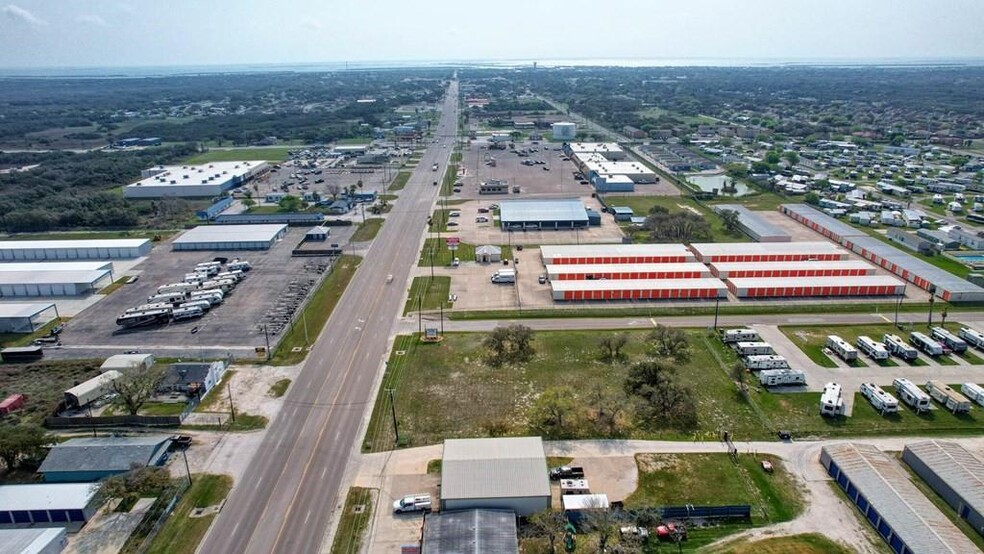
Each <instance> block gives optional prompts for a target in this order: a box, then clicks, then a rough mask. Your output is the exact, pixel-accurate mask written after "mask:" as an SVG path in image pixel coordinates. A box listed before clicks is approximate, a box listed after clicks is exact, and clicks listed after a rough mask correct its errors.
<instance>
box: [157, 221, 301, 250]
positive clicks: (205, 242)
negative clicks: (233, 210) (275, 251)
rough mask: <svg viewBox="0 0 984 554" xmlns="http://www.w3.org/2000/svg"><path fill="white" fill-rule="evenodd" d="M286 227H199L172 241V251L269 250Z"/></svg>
mask: <svg viewBox="0 0 984 554" xmlns="http://www.w3.org/2000/svg"><path fill="white" fill-rule="evenodd" d="M286 234H287V226H286V225H201V226H198V227H195V228H194V229H192V230H190V231H187V232H185V233H184V234H183V235H181V236H180V237H178V238H176V239H174V242H173V243H172V248H174V250H269V249H270V248H271V247H272V246H273V245H274V244H276V242H277V241H278V240H280V239H281V238H283V237H284V235H286Z"/></svg>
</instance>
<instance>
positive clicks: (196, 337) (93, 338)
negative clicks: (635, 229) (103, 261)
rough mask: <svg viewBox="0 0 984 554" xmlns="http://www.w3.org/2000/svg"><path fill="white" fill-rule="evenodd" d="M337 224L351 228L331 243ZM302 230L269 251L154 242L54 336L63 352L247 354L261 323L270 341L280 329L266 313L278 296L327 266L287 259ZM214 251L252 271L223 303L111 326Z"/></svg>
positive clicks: (260, 337) (259, 337)
mask: <svg viewBox="0 0 984 554" xmlns="http://www.w3.org/2000/svg"><path fill="white" fill-rule="evenodd" d="M338 229H343V230H342V231H341V232H342V233H346V232H347V233H348V234H349V235H350V234H351V232H352V230H351V228H337V227H336V228H332V234H333V236H332V237H331V238H330V239H329V240H330V241H332V242H334V241H335V240H342V239H343V238H344V237H335V236H334V235H335V233H336V230H338ZM304 231H305V229H302V228H291V229H290V230H289V231H288V233H287V236H286V237H285V238H284V239H283V240H281V241H280V242H278V243H277V244H275V245H274V247H273V248H271V249H270V250H268V251H201V252H192V251H179V252H175V251H172V250H171V246H170V243H169V242H165V243H161V244H159V245H157V246H156V247H155V248H154V250H153V251H152V252H151V254H150V256H149V257H148V259H147V260H146V261H145V262H144V263H142V264H140V265H139V266H137V267H135V268H133V269H131V270H130V271H129V272H128V273H132V274H138V275H139V280H138V281H137V282H135V283H132V284H127V285H124V286H123V287H121V288H120V289H119V290H117V291H116V292H114V293H113V294H111V295H109V296H107V297H106V298H105V299H103V300H102V301H100V302H99V303H97V304H95V305H94V306H92V307H90V308H88V309H87V310H85V311H84V312H83V313H81V314H80V315H78V316H77V317H75V318H73V319H72V320H71V322H70V323H69V324H68V325H67V326H66V328H65V331H64V332H63V333H62V335H61V340H62V343H63V345H64V351H65V352H71V351H73V350H77V349H85V348H94V349H95V348H98V349H110V350H111V349H114V348H115V349H119V350H121V351H123V350H144V349H145V350H149V351H152V352H154V353H160V352H161V351H168V352H169V354H168V355H172V354H174V353H175V352H178V353H180V352H181V351H182V350H183V351H185V352H187V354H186V355H188V356H190V357H197V356H198V355H204V356H205V357H216V356H220V355H224V354H226V353H229V354H232V355H233V356H238V357H243V356H246V357H251V356H253V355H254V348H256V347H260V346H265V345H266V340H267V337H266V336H265V335H264V328H263V325H264V324H267V326H268V327H267V330H268V333H269V340H270V343H271V345H272V344H273V343H274V342H275V341H276V339H277V338H278V335H279V334H280V333H282V331H280V332H274V324H275V321H273V320H272V319H271V318H270V317H269V314H270V313H271V312H272V311H273V310H274V308H275V306H276V305H277V303H278V300H280V299H281V298H282V297H286V296H288V295H290V294H292V293H293V294H294V296H295V297H296V296H298V295H297V294H296V292H297V291H298V290H301V289H302V288H303V287H308V286H313V285H314V284H316V283H317V281H318V279H319V277H320V275H321V272H322V271H323V270H324V269H325V268H326V267H327V264H328V262H329V258H321V257H310V258H294V257H291V250H292V249H293V248H294V247H295V246H296V245H297V244H298V243H299V242H300V241H301V239H302V237H303V235H304ZM219 256H221V257H226V258H228V259H230V260H232V259H233V258H240V259H243V260H246V261H249V263H250V264H251V265H252V268H253V269H252V270H251V271H250V272H248V273H247V274H246V277H245V279H243V280H242V281H241V282H240V283H239V284H238V285H237V286H236V287H235V289H234V290H233V292H232V293H231V294H227V295H226V297H225V300H224V301H223V302H222V304H220V305H218V306H215V307H213V308H212V309H211V310H209V312H208V313H206V315H205V316H204V317H202V318H199V319H190V320H186V321H178V322H173V323H170V324H168V325H164V326H159V327H148V328H137V329H123V328H122V327H120V326H118V325H117V324H116V318H117V317H118V316H119V315H120V314H122V313H123V312H124V311H125V310H126V309H128V308H132V307H134V306H137V305H140V304H143V303H145V302H146V299H147V297H148V296H150V295H152V294H155V293H156V291H157V287H158V286H160V285H163V284H165V283H174V282H180V281H181V280H182V279H183V277H184V274H185V273H188V272H190V271H192V269H193V268H194V266H195V264H197V263H200V262H206V261H212V260H213V259H214V258H216V257H219ZM298 309H299V306H298ZM193 330H194V332H192V331H193ZM75 355H76V356H77V355H78V353H77V352H76V353H75ZM159 355H160V354H159Z"/></svg>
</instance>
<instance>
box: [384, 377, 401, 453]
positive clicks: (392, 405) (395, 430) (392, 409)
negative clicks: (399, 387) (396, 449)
mask: <svg viewBox="0 0 984 554" xmlns="http://www.w3.org/2000/svg"><path fill="white" fill-rule="evenodd" d="M395 390H396V389H386V392H388V393H389V397H390V412H391V413H392V414H393V435H394V436H395V437H396V439H395V442H394V444H397V445H398V444H400V428H399V426H398V425H397V423H396V400H394V399H393V393H394V392H395Z"/></svg>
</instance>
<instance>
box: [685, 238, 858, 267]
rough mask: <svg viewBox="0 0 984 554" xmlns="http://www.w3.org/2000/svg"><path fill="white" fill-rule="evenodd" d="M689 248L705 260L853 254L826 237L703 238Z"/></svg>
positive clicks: (780, 259) (770, 259) (827, 257)
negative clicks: (788, 239) (787, 239)
mask: <svg viewBox="0 0 984 554" xmlns="http://www.w3.org/2000/svg"><path fill="white" fill-rule="evenodd" d="M690 250H692V251H693V253H694V254H696V255H697V259H699V260H700V261H702V262H704V263H711V262H794V261H805V260H846V259H847V258H848V256H849V255H850V254H848V252H847V251H845V250H844V249H843V248H840V247H838V246H837V245H835V244H831V243H829V242H827V241H815V242H729V243H717V242H703V243H694V244H691V245H690Z"/></svg>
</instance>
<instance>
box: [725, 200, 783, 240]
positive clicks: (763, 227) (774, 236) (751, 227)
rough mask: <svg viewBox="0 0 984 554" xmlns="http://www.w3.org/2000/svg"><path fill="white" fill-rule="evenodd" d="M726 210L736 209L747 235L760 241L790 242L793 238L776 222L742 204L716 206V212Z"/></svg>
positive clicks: (741, 225) (739, 223)
mask: <svg viewBox="0 0 984 554" xmlns="http://www.w3.org/2000/svg"><path fill="white" fill-rule="evenodd" d="M724 210H734V211H736V212H738V225H739V226H740V227H741V229H742V231H744V232H745V234H746V235H748V236H749V237H751V238H752V240H756V241H758V242H789V241H791V240H793V237H792V235H790V234H789V233H787V232H786V231H785V230H784V229H783V228H782V227H780V226H778V225H776V224H775V223H769V222H768V221H766V220H765V218H764V217H762V214H758V213H755V212H753V211H751V210H749V209H748V208H746V207H745V206H742V205H740V204H717V205H715V206H714V211H715V212H716V213H719V214H720V213H721V212H722V211H724Z"/></svg>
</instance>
